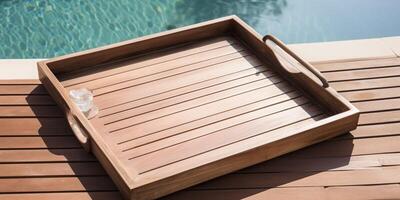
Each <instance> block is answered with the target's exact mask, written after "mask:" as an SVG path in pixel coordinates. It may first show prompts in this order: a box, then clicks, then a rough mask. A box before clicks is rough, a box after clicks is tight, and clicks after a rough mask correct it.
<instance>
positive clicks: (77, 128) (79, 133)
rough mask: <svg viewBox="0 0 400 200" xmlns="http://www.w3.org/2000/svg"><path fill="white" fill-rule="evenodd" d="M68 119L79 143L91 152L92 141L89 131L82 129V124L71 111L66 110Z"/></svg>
mask: <svg viewBox="0 0 400 200" xmlns="http://www.w3.org/2000/svg"><path fill="white" fill-rule="evenodd" d="M66 118H67V121H68V124H69V126H70V127H71V129H72V132H74V134H75V136H76V138H77V139H78V141H79V142H80V143H81V145H82V146H83V148H84V149H85V150H86V151H87V152H90V139H89V136H88V133H87V131H86V130H85V129H84V128H82V124H81V123H80V122H79V120H77V117H76V116H75V115H74V114H73V113H72V112H71V110H69V109H66Z"/></svg>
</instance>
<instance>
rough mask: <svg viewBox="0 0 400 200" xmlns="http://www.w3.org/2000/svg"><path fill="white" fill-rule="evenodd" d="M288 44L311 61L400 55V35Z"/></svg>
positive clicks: (319, 61)
mask: <svg viewBox="0 0 400 200" xmlns="http://www.w3.org/2000/svg"><path fill="white" fill-rule="evenodd" d="M288 46H289V48H290V49H292V50H293V51H294V52H295V53H297V54H298V55H299V56H300V57H302V58H304V59H305V60H307V61H309V62H312V63H325V62H337V61H355V60H364V59H376V58H392V57H400V36H399V37H386V38H374V39H362V40H348V41H334V42H321V43H306V44H292V45H288Z"/></svg>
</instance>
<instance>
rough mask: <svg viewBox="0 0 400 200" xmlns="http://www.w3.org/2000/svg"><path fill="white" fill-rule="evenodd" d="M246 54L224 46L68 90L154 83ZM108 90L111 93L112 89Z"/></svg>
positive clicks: (240, 48)
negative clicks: (139, 82) (139, 81)
mask: <svg viewBox="0 0 400 200" xmlns="http://www.w3.org/2000/svg"><path fill="white" fill-rule="evenodd" d="M248 54H249V53H248V52H243V47H241V46H238V45H233V46H225V47H222V48H217V49H212V50H209V51H206V52H202V53H198V54H195V55H192V56H191V57H190V59H187V58H185V57H183V58H178V59H175V60H172V61H169V62H162V63H157V64H154V65H150V66H147V67H142V68H134V69H132V70H130V71H126V72H124V73H120V74H115V75H111V76H107V77H103V78H98V79H96V80H92V81H90V82H85V83H82V84H77V85H73V86H71V87H69V89H74V88H80V87H87V88H89V89H91V90H95V89H100V88H103V90H105V88H118V87H127V86H128V85H135V84H138V81H137V79H141V80H142V82H145V81H144V80H146V81H154V80H157V79H161V78H165V77H167V76H173V75H174V74H179V73H184V72H189V71H193V70H196V69H200V68H204V67H206V66H207V64H206V65H204V64H203V63H221V62H226V61H228V60H234V59H239V58H242V57H244V56H246V55H248ZM208 65H209V64H208ZM145 77H146V78H145ZM143 79H144V80H143ZM108 90H109V91H112V90H113V89H108ZM99 93H100V92H99Z"/></svg>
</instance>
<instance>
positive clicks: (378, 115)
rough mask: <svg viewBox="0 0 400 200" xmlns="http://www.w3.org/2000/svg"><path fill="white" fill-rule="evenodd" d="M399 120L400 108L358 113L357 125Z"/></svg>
mask: <svg viewBox="0 0 400 200" xmlns="http://www.w3.org/2000/svg"><path fill="white" fill-rule="evenodd" d="M399 121H400V110H394V111H382V112H375V113H365V114H361V115H360V120H359V122H358V124H359V125H366V124H380V123H391V122H399Z"/></svg>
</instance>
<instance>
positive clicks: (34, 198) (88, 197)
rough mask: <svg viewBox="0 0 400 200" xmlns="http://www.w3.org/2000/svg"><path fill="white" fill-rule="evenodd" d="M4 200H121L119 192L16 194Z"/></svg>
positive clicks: (1, 195) (5, 196)
mask: <svg viewBox="0 0 400 200" xmlns="http://www.w3.org/2000/svg"><path fill="white" fill-rule="evenodd" d="M0 199H3V200H26V199H31V200H54V199H57V200H71V199H76V200H111V199H113V200H121V199H122V197H121V195H120V193H119V192H118V191H111V192H86V191H84V192H52V193H15V194H0Z"/></svg>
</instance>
